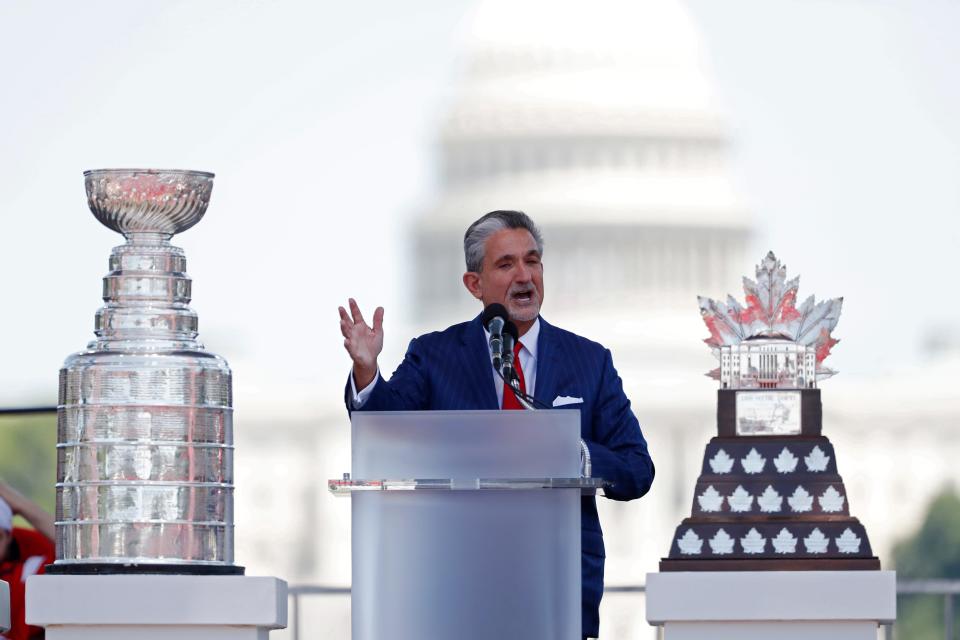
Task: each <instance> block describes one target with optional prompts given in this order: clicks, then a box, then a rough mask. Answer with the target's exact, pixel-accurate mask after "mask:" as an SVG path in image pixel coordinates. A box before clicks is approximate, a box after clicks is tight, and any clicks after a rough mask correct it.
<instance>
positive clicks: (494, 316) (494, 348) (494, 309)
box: [480, 302, 513, 371]
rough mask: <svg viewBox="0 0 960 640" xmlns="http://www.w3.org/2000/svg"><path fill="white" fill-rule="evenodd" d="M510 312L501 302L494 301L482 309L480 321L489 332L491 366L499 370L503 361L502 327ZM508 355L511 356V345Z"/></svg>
mask: <svg viewBox="0 0 960 640" xmlns="http://www.w3.org/2000/svg"><path fill="white" fill-rule="evenodd" d="M509 318H510V314H509V313H508V312H507V308H506V307H505V306H503V305H502V304H499V303H497V302H494V303H493V304H491V305H489V306H488V307H487V308H486V309H484V310H483V316H481V318H480V321H481V322H482V323H483V326H484V327H485V328H486V330H487V331H489V332H490V351H491V352H492V353H493V366H494V368H495V369H496V370H497V371H499V370H500V367H501V364H502V361H503V327H504V325H505V324H506V323H508V322H510V320H509ZM509 352H510V356H511V357H512V356H513V345H511V346H510V349H509Z"/></svg>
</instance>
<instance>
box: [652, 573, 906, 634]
mask: <svg viewBox="0 0 960 640" xmlns="http://www.w3.org/2000/svg"><path fill="white" fill-rule="evenodd" d="M896 617H897V585H896V573H894V572H893V571H715V572H714V571H702V572H675V573H674V572H666V573H650V574H647V622H649V623H650V624H653V625H662V626H663V629H664V633H663V637H664V640H706V639H709V640H761V639H762V640H768V639H769V638H777V640H800V639H801V638H802V639H803V640H809V639H811V638H815V639H816V640H877V628H878V625H879V624H881V623H891V622H893V621H894V619H896Z"/></svg>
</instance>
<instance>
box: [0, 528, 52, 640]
mask: <svg viewBox="0 0 960 640" xmlns="http://www.w3.org/2000/svg"><path fill="white" fill-rule="evenodd" d="M53 557H54V547H53V543H52V542H50V541H49V540H48V539H47V538H46V537H45V536H44V535H43V534H41V533H40V532H39V531H34V530H32V529H17V528H14V530H13V540H11V541H10V547H9V549H8V550H7V557H6V558H4V559H3V561H0V580H3V581H4V582H6V583H7V584H8V585H10V631H7V632H6V633H5V634H3V637H4V638H12V639H13V640H27V639H28V638H38V637H43V628H42V627H31V626H28V625H27V623H26V622H25V621H24V615H25V613H26V611H25V606H24V592H25V591H26V588H27V578H29V577H30V576H32V575H36V574H39V573H43V570H44V567H46V566H47V565H48V564H50V563H51V562H53Z"/></svg>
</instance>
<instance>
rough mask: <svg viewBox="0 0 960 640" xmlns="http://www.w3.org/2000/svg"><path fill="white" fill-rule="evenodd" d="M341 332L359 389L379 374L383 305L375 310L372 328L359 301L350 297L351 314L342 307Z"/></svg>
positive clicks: (354, 379)
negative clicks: (358, 304)
mask: <svg viewBox="0 0 960 640" xmlns="http://www.w3.org/2000/svg"><path fill="white" fill-rule="evenodd" d="M340 332H341V333H342V334H343V346H344V348H345V349H346V350H347V353H349V354H350V358H351V359H352V360H353V381H354V383H356V385H357V390H358V391H359V390H360V389H363V388H364V387H366V386H367V385H368V384H370V383H371V382H373V379H374V377H376V375H377V356H379V355H380V351H382V350H383V307H377V310H376V311H374V312H373V327H372V328H371V327H370V326H369V325H368V324H367V323H366V321H365V320H364V319H363V314H362V313H360V307H359V306H357V301H356V300H354V299H353V298H350V313H349V314H348V313H347V310H346V309H344V308H343V307H340Z"/></svg>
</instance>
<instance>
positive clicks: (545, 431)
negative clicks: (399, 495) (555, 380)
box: [351, 409, 580, 484]
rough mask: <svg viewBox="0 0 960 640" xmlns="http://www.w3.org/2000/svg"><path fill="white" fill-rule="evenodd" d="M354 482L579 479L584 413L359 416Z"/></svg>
mask: <svg viewBox="0 0 960 640" xmlns="http://www.w3.org/2000/svg"><path fill="white" fill-rule="evenodd" d="M351 444H352V470H351V471H352V475H353V477H355V478H361V479H372V480H378V479H384V478H389V479H398V480H401V479H412V478H442V479H451V480H452V481H454V482H457V483H459V484H463V483H464V482H466V483H475V482H476V481H477V479H478V478H491V479H510V480H519V479H537V480H540V479H544V478H567V479H569V478H578V477H579V476H580V412H579V410H576V409H563V410H553V411H368V412H364V411H355V412H353V416H352V432H351Z"/></svg>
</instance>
